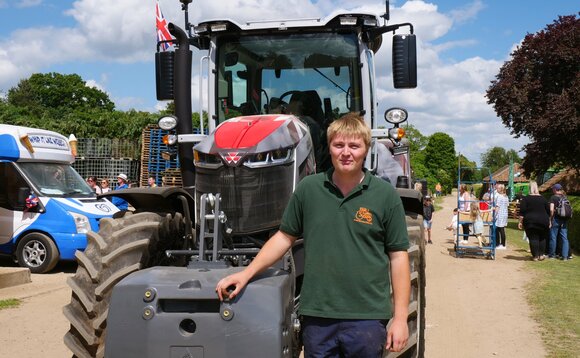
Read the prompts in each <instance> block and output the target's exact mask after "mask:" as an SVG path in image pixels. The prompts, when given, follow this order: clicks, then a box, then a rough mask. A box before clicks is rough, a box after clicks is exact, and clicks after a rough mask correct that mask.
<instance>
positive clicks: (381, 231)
mask: <svg viewBox="0 0 580 358" xmlns="http://www.w3.org/2000/svg"><path fill="white" fill-rule="evenodd" d="M332 172H333V169H331V170H329V171H328V172H326V173H321V174H316V175H311V176H308V177H306V178H304V179H303V180H302V181H301V182H300V184H299V185H298V187H297V188H296V191H295V192H294V194H293V195H292V197H291V199H290V202H289V203H288V206H287V208H286V211H285V212H284V216H283V218H282V223H281V225H280V230H282V231H283V232H285V233H287V234H289V235H292V236H298V237H300V236H302V237H303V238H304V248H305V267H304V281H303V285H302V291H301V295H300V308H299V313H300V314H302V315H307V316H315V317H324V318H337V319H388V318H391V316H392V312H391V298H390V295H389V292H390V280H389V257H388V255H387V254H388V252H390V251H404V250H407V249H408V248H409V237H408V235H407V226H406V222H405V212H404V209H403V204H402V202H401V198H400V197H399V195H398V193H397V192H396V190H395V189H394V188H393V186H392V185H391V184H389V183H387V182H386V181H384V180H382V179H380V178H377V177H375V176H374V175H372V174H370V173H369V172H366V173H365V177H364V179H363V181H362V182H361V184H359V185H358V186H357V187H356V188H354V189H353V190H352V192H351V193H350V194H349V195H348V196H347V197H344V196H343V195H342V193H341V192H340V190H339V189H338V188H337V187H336V186H335V185H334V184H333V183H332V179H331V178H332Z"/></svg>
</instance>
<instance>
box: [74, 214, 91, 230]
mask: <svg viewBox="0 0 580 358" xmlns="http://www.w3.org/2000/svg"><path fill="white" fill-rule="evenodd" d="M69 214H70V215H71V216H72V217H73V220H74V222H75V227H76V229H77V234H86V233H87V232H89V231H90V230H91V223H90V222H89V218H87V217H86V216H84V215H82V214H79V213H73V212H71V211H69Z"/></svg>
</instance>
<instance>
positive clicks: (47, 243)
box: [16, 232, 60, 273]
mask: <svg viewBox="0 0 580 358" xmlns="http://www.w3.org/2000/svg"><path fill="white" fill-rule="evenodd" d="M16 257H17V259H18V264H19V265H20V266H22V267H28V269H30V272H32V273H45V272H48V271H50V270H52V269H53V268H54V266H56V264H57V263H58V259H59V257H60V254H59V252H58V249H57V248H56V244H55V243H54V242H53V241H52V240H51V239H50V237H48V236H46V235H44V234H41V233H38V232H34V233H31V234H28V235H26V236H24V237H23V238H22V239H21V240H20V241H19V242H18V246H17V247H16Z"/></svg>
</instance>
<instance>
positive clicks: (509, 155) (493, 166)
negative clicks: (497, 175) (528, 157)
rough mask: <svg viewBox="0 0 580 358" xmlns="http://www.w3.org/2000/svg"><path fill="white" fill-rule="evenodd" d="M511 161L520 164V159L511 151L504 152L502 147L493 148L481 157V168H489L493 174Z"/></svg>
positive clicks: (516, 153)
mask: <svg viewBox="0 0 580 358" xmlns="http://www.w3.org/2000/svg"><path fill="white" fill-rule="evenodd" d="M510 160H513V161H514V163H519V162H521V160H522V159H521V158H520V157H519V155H518V152H516V151H515V150H513V149H510V150H508V151H506V150H505V149H504V148H502V147H493V148H490V149H488V150H487V152H485V153H483V154H482V155H481V166H483V167H486V168H489V170H490V171H491V172H492V173H493V172H495V171H497V170H498V169H500V168H501V167H503V166H506V165H508V164H509V163H510Z"/></svg>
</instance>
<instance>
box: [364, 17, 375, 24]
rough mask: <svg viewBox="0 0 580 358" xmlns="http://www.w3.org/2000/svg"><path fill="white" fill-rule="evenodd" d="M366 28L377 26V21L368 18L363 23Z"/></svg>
mask: <svg viewBox="0 0 580 358" xmlns="http://www.w3.org/2000/svg"><path fill="white" fill-rule="evenodd" d="M363 24H364V26H377V19H370V18H366V19H364V21H363Z"/></svg>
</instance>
